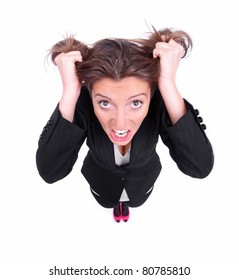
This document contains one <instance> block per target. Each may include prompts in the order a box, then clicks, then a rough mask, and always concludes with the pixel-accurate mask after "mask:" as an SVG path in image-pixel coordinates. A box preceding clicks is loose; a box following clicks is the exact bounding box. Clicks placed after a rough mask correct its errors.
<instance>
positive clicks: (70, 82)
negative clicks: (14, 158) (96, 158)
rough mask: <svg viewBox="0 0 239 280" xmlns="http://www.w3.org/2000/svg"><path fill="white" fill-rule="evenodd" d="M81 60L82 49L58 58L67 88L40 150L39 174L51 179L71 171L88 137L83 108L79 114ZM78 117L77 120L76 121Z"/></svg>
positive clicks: (41, 138) (42, 139)
mask: <svg viewBox="0 0 239 280" xmlns="http://www.w3.org/2000/svg"><path fill="white" fill-rule="evenodd" d="M77 61H79V62H80V61H82V57H81V54H80V52H79V51H72V52H69V53H61V54H59V55H58V56H57V57H56V58H55V64H56V65H57V66H58V70H59V72H60V76H61V80H62V85H63V92H62V97H61V100H60V102H59V105H58V106H57V108H56V109H55V111H54V113H53V114H52V116H51V118H50V120H49V121H48V122H47V124H46V126H45V127H44V129H43V132H42V134H41V136H40V140H39V142H38V150H37V154H36V163H37V168H38V171H39V174H40V176H41V177H42V178H43V179H44V180H45V181H46V182H48V183H53V182H55V181H57V180H60V179H62V178H64V177H65V176H66V175H68V174H69V173H70V171H71V170H72V168H73V165H74V163H75V161H76V160H77V156H78V151H79V149H80V147H81V145H82V144H83V142H84V140H85V137H86V136H85V132H86V124H85V120H84V118H83V116H82V115H81V114H80V112H79V111H77V112H78V113H77V115H75V112H76V103H77V100H78V98H79V95H80V89H81V85H80V82H79V79H78V77H77V75H76V70H75V62H77ZM74 118H75V119H76V120H77V123H76V124H73V123H72V122H73V119H74Z"/></svg>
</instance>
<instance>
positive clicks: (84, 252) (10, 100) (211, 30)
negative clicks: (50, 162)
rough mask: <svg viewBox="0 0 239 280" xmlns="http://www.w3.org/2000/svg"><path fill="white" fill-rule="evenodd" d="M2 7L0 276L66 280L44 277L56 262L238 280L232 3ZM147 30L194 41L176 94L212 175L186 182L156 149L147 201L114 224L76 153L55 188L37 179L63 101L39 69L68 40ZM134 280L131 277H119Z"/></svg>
mask: <svg viewBox="0 0 239 280" xmlns="http://www.w3.org/2000/svg"><path fill="white" fill-rule="evenodd" d="M0 5H1V6H0V21H1V22H0V30H1V33H0V36H1V43H0V56H1V58H0V71H1V72H0V79H1V83H0V88H1V107H0V114H1V115H0V120H1V138H0V141H1V145H0V149H1V150H0V161H1V187H0V259H1V262H0V267H1V269H0V275H3V276H4V277H1V276H0V277H1V279H34V280H35V279H41V280H43V279H52V278H53V279H61V277H63V278H64V276H61V277H58V278H57V277H53V276H49V272H48V271H49V269H50V268H52V267H53V266H54V265H57V266H58V267H59V268H65V267H67V266H74V267H75V268H83V267H89V266H95V267H97V266H100V265H108V266H109V267H111V268H113V267H114V266H118V267H128V268H129V267H132V268H134V267H135V268H137V269H139V270H140V268H141V267H142V266H185V265H186V266H190V267H191V276H188V277H187V278H185V279H194V280H195V279H210V280H211V279H230V280H233V279H238V275H239V272H238V271H237V270H236V267H235V265H237V266H238V262H239V256H238V252H239V241H238V240H239V228H238V214H239V203H238V200H239V191H238V185H239V184H238V162H237V161H238V157H239V154H238V114H237V111H238V108H239V105H238V98H237V95H238V94H239V87H238V80H239V78H238V74H239V71H238V65H239V64H238V63H239V55H238V52H239V44H238V43H239V39H238V38H239V36H238V24H239V22H238V12H237V8H236V1H233V0H228V1H190V0H188V1H187V0H180V1H177V0H174V1H173V0H171V1H169V0H167V1H166V0H164V1H160V0H157V1H156V0H155V1H154V0H147V1H138V0H137V1H132V0H121V1H113V0H111V1H109V0H108V1H107V0H105V1H103V0H101V1H97V0H96V1H81V0H78V1H73V0H68V1H45V0H44V1H43V0H42V1H27V0H22V1H16V0H15V1H7V2H6V1H5V2H2V3H1V4H0ZM146 23H148V24H149V25H150V24H153V25H154V26H155V27H156V28H157V29H161V28H164V27H174V28H178V29H182V30H185V31H187V32H188V33H189V34H190V35H191V36H192V39H193V42H194V48H193V50H192V53H191V55H190V56H189V57H188V58H186V59H185V60H182V63H181V65H180V67H179V71H178V76H177V78H178V87H179V89H180V91H181V93H182V95H183V97H185V98H186V99H188V100H189V101H190V102H191V103H192V104H193V105H194V107H195V108H198V109H199V110H200V114H201V116H202V117H203V119H204V122H205V124H206V125H207V127H208V129H207V130H206V132H207V135H208V137H209V138H210V140H211V142H212V144H213V148H214V152H215V166H214V169H213V171H212V173H211V174H210V175H209V176H208V177H207V178H205V179H203V180H198V179H192V178H190V177H188V176H186V175H184V174H182V173H181V172H180V171H179V170H178V169H177V167H176V165H175V163H174V162H173V161H172V160H171V158H170V157H169V154H168V151H167V149H166V147H165V146H163V145H162V143H161V142H159V145H158V148H157V150H158V153H159V154H160V156H161V161H162V164H163V170H162V173H161V175H160V177H159V179H158V180H157V182H156V184H155V190H154V192H153V194H152V195H151V197H150V198H149V200H148V201H147V203H145V204H144V205H143V206H142V207H140V208H137V209H132V210H131V218H130V221H129V222H128V223H120V224H117V223H115V222H114V221H113V218H112V213H111V210H107V209H104V208H102V207H100V206H99V205H98V204H97V203H96V201H95V200H94V198H93V197H92V195H91V194H90V192H89V187H88V184H87V182H86V181H85V179H84V178H83V176H82V175H81V173H80V168H81V165H82V160H83V158H84V155H85V153H86V152H87V148H86V146H84V147H83V148H82V150H81V151H80V154H79V160H78V161H77V163H76V164H75V167H74V169H73V171H72V172H71V174H70V175H69V176H68V177H67V178H65V179H64V180H61V181H59V182H57V183H55V184H52V185H48V184H47V183H45V182H44V181H43V180H42V179H41V177H40V176H39V175H38V171H37V169H36V164H35V153H36V149H37V142H38V138H39V135H40V133H41V131H42V128H43V126H44V125H45V123H46V122H47V120H48V119H49V117H50V115H51V113H52V112H53V110H54V108H55V106H56V104H57V102H58V100H59V98H60V95H61V82H60V78H59V76H58V72H57V69H56V68H55V67H53V66H52V65H51V64H50V63H49V64H48V63H45V56H46V54H47V50H48V49H49V48H50V47H51V46H52V45H53V44H55V43H56V42H57V41H59V40H61V39H62V36H63V35H65V34H66V32H68V33H74V34H76V38H77V39H78V40H82V41H84V42H86V43H93V42H95V41H96V40H98V39H101V38H106V37H125V38H135V37H140V36H142V35H143V34H144V33H145V32H147V31H148V27H147V24H146ZM141 277H142V276H141ZM181 277H182V276H181ZM190 277H191V278H190ZM125 278H127V277H119V279H125ZM136 278H137V279H141V278H140V274H138V276H137V277H136V276H135V277H132V276H131V277H128V278H127V279H136ZM146 278H147V279H151V278H152V279H154V278H155V279H156V278H157V277H156V276H151V277H144V278H143V277H142V279H146ZM166 278H167V279H171V278H170V277H166ZM64 279H66V278H64ZM68 279H85V278H84V277H83V276H82V277H80V276H78V278H77V277H75V278H74V277H73V276H72V277H69V278H68ZM86 279H90V277H87V278H86ZM91 279H98V277H96V276H93V277H92V278H91ZM112 279H113V278H112ZM114 279H118V278H114ZM172 279H182V278H180V277H179V278H177V277H176V276H174V277H172Z"/></svg>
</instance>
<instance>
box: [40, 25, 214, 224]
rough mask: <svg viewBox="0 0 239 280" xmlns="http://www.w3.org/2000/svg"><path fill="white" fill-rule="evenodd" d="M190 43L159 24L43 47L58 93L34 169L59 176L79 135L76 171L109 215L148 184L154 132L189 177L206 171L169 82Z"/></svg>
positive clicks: (124, 208)
mask: <svg viewBox="0 0 239 280" xmlns="http://www.w3.org/2000/svg"><path fill="white" fill-rule="evenodd" d="M191 47H192V41H191V38H190V36H189V35H188V34H187V33H185V32H183V31H174V30H170V29H164V30H161V31H156V30H155V29H153V32H152V33H151V34H150V35H149V36H148V38H146V39H135V40H126V39H117V38H112V39H103V40H100V41H97V42H96V43H95V44H93V45H92V46H87V45H85V44H84V43H82V42H79V41H77V40H75V39H74V38H73V37H68V38H66V39H65V40H63V41H60V42H58V43H57V44H56V45H54V46H53V48H52V49H51V50H50V53H49V54H50V55H51V56H52V61H53V62H54V63H55V64H56V65H57V67H58V69H59V73H60V76H61V80H62V85H63V92H62V97H61V99H60V101H59V104H58V105H57V107H56V109H55V111H54V112H53V114H52V116H51V118H50V120H49V121H48V122H47V125H46V126H45V127H44V129H43V132H42V134H41V136H40V139H39V144H38V145H39V146H38V150H37V154H36V162H37V168H38V171H39V174H40V176H41V177H42V178H43V179H44V180H45V181H46V182H47V183H54V182H56V181H58V180H61V179H63V178H64V177H66V176H67V175H68V174H69V173H70V172H71V170H72V168H73V166H74V164H75V162H76V160H77V157H78V152H79V150H80V148H81V146H82V144H83V143H84V141H85V140H86V144H87V146H88V147H89V152H88V154H87V156H86V158H85V160H84V163H83V167H82V170H81V172H82V174H83V175H84V177H85V178H86V180H87V181H88V182H89V185H90V189H91V192H92V194H93V196H94V197H95V199H96V200H97V201H98V203H99V204H100V205H101V206H103V207H106V208H113V217H114V219H115V221H116V222H119V221H121V220H123V221H125V222H126V221H128V219H129V214H130V213H129V207H138V206H140V205H142V204H143V203H144V202H145V201H146V200H147V198H148V197H149V195H150V194H151V193H152V191H153V186H154V183H155V181H156V179H157V177H158V175H159V174H160V171H161V163H160V159H159V156H158V155H157V153H156V145H157V142H158V137H159V135H160V137H161V139H162V141H163V143H164V144H165V145H166V146H167V147H168V148H169V152H170V155H171V157H172V159H173V160H174V161H175V162H176V164H177V166H178V168H179V169H180V170H181V171H182V172H183V173H185V174H186V175H189V176H191V177H194V178H204V177H206V176H207V175H208V174H209V173H210V172H211V170H212V167H213V162H214V156H213V150H212V147H211V144H210V142H209V140H208V138H207V136H206V134H205V131H204V130H205V129H206V126H205V125H204V124H202V118H201V117H199V116H198V114H199V112H198V110H194V108H193V106H192V105H191V104H190V103H189V102H188V101H186V100H185V99H183V98H182V97H181V95H180V93H179V91H178V89H177V86H176V83H175V77H176V72H177V69H178V65H179V62H180V60H181V58H183V57H185V56H186V55H187V54H188V51H189V50H190V49H191Z"/></svg>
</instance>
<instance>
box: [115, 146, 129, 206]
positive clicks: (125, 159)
mask: <svg viewBox="0 0 239 280" xmlns="http://www.w3.org/2000/svg"><path fill="white" fill-rule="evenodd" d="M130 150H131V146H130V147H129V149H128V151H127V153H126V154H125V155H124V156H123V155H122V154H121V153H120V151H119V149H118V147H117V146H116V145H115V144H114V155H115V164H116V165H118V166H121V165H124V164H127V163H129V159H130ZM119 201H129V197H128V195H127V192H126V190H125V189H123V191H122V194H121V197H120V200H119Z"/></svg>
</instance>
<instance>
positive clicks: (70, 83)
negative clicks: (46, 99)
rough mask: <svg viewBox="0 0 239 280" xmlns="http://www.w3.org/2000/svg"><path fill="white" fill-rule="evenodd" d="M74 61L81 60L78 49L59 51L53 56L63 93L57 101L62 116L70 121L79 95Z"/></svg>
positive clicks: (79, 87)
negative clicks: (65, 51)
mask: <svg viewBox="0 0 239 280" xmlns="http://www.w3.org/2000/svg"><path fill="white" fill-rule="evenodd" d="M76 62H82V56H81V52H80V51H71V52H67V53H60V54H59V55H57V57H56V58H55V64H56V65H57V67H58V70H59V72H60V75H61V80H62V84H63V93H62V97H61V100H60V102H59V110H60V112H61V114H62V116H63V117H64V118H65V119H67V120H68V121H70V122H72V121H73V119H74V112H75V106H76V103H77V100H78V98H79V96H80V89H81V82H80V80H79V78H78V76H77V73H76V67H75V63H76Z"/></svg>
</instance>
